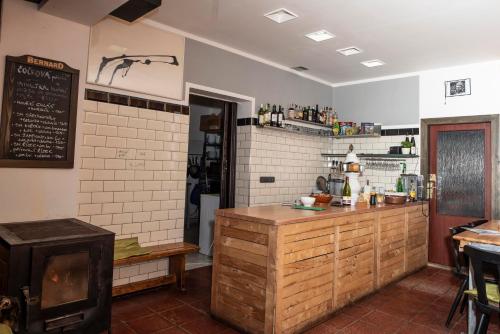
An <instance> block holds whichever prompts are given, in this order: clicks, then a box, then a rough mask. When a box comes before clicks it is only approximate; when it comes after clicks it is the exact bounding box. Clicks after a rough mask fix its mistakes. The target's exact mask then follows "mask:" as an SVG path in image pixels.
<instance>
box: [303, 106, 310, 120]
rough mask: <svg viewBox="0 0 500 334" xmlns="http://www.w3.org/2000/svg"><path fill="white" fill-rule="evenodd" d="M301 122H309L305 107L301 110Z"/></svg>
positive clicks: (307, 111)
mask: <svg viewBox="0 0 500 334" xmlns="http://www.w3.org/2000/svg"><path fill="white" fill-rule="evenodd" d="M302 120H304V121H307V120H309V110H307V109H306V107H304V110H302Z"/></svg>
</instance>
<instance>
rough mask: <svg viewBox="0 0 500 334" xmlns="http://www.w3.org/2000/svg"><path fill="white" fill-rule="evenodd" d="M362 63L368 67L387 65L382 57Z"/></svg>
mask: <svg viewBox="0 0 500 334" xmlns="http://www.w3.org/2000/svg"><path fill="white" fill-rule="evenodd" d="M361 64H363V65H365V66H366V67H376V66H382V65H385V63H384V62H383V61H382V60H380V59H372V60H367V61H362V62H361Z"/></svg>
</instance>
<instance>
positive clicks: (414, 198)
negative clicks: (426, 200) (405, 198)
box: [409, 180, 417, 202]
mask: <svg viewBox="0 0 500 334" xmlns="http://www.w3.org/2000/svg"><path fill="white" fill-rule="evenodd" d="M409 195H410V202H416V201H417V189H416V188H415V183H413V180H411V181H410V193H409Z"/></svg>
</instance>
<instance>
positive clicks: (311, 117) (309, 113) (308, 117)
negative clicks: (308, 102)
mask: <svg viewBox="0 0 500 334" xmlns="http://www.w3.org/2000/svg"><path fill="white" fill-rule="evenodd" d="M307 120H308V121H309V122H312V120H313V111H312V109H311V107H310V106H307Z"/></svg>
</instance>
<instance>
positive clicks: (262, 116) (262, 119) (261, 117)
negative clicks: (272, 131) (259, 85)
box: [258, 104, 266, 127]
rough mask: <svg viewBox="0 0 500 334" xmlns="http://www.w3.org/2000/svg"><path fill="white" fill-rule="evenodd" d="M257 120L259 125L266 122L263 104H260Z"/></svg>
mask: <svg viewBox="0 0 500 334" xmlns="http://www.w3.org/2000/svg"><path fill="white" fill-rule="evenodd" d="M258 122H259V126H261V127H262V126H264V125H265V124H266V111H265V110H264V105H263V104H261V105H260V108H259V112H258Z"/></svg>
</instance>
